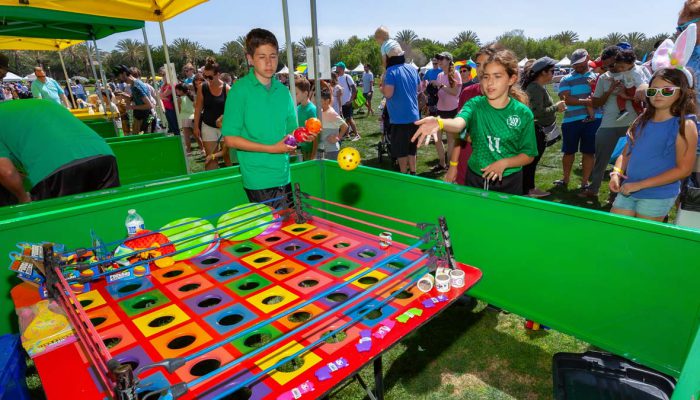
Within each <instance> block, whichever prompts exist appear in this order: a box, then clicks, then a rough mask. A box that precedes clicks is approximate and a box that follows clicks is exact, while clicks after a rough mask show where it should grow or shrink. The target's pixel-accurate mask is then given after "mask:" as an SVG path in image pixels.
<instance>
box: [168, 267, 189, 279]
mask: <svg viewBox="0 0 700 400" xmlns="http://www.w3.org/2000/svg"><path fill="white" fill-rule="evenodd" d="M183 272H185V271H183V270H181V269H174V270H172V271H168V272H166V273H164V274H163V276H164V277H166V278H174V277H176V276H180V275H182V273H183Z"/></svg>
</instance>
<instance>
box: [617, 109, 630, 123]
mask: <svg viewBox="0 0 700 400" xmlns="http://www.w3.org/2000/svg"><path fill="white" fill-rule="evenodd" d="M628 115H629V111H627V110H622V111H620V115H618V116H617V119H616V121H622V120H623V119H625V117H626V116H628Z"/></svg>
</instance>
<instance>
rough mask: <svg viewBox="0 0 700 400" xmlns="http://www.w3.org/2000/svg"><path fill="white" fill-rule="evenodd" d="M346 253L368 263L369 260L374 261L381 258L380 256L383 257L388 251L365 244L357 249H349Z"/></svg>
mask: <svg viewBox="0 0 700 400" xmlns="http://www.w3.org/2000/svg"><path fill="white" fill-rule="evenodd" d="M345 254H346V255H347V256H350V257H352V258H353V259H354V260H357V261H359V262H363V263H366V262H368V261H374V260H377V259H379V258H380V257H383V256H384V255H385V254H386V252H385V251H383V250H379V249H378V248H376V247H374V246H369V245H366V244H363V245H361V246H358V247H357V248H355V249H352V250H350V251H348V252H347V253H345Z"/></svg>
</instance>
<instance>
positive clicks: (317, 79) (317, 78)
mask: <svg viewBox="0 0 700 400" xmlns="http://www.w3.org/2000/svg"><path fill="white" fill-rule="evenodd" d="M310 2H311V37H312V38H313V41H314V54H313V57H312V60H313V65H314V90H315V91H316V110H317V111H316V114H318V115H319V116H320V115H321V110H322V106H321V71H320V70H319V63H318V19H317V16H316V0H310ZM308 61H309V60H306V62H307V63H308ZM319 119H321V118H319Z"/></svg>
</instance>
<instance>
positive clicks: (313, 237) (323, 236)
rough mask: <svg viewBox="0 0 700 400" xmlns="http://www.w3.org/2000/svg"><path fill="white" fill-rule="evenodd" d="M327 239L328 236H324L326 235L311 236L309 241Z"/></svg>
mask: <svg viewBox="0 0 700 400" xmlns="http://www.w3.org/2000/svg"><path fill="white" fill-rule="evenodd" d="M327 237H328V236H326V235H313V236H311V240H321V239H325V238H327Z"/></svg>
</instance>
